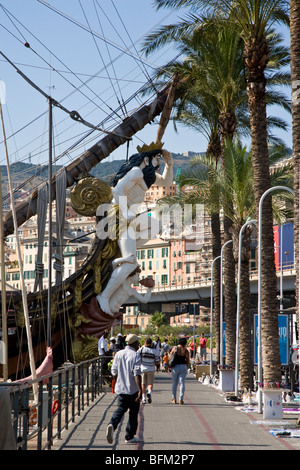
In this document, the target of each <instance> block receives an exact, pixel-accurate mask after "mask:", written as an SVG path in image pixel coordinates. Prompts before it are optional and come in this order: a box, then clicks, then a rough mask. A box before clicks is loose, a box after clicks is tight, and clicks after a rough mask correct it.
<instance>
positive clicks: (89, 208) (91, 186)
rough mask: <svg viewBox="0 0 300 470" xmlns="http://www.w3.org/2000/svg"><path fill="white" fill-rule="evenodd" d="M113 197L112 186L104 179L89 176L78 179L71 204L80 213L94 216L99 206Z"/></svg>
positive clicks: (72, 193) (72, 192)
mask: <svg viewBox="0 0 300 470" xmlns="http://www.w3.org/2000/svg"><path fill="white" fill-rule="evenodd" d="M111 199H112V191H111V188H110V186H109V185H108V184H107V183H106V182H105V181H103V180H100V179H98V178H94V177H92V176H88V177H85V178H82V179H80V180H79V181H78V183H77V184H76V186H75V187H74V188H73V189H72V191H71V205H72V207H73V209H74V210H75V212H77V214H80V215H85V216H88V217H93V216H95V215H96V211H97V208H98V206H100V204H103V203H105V202H106V203H109V202H110V201H111Z"/></svg>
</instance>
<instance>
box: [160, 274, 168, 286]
mask: <svg viewBox="0 0 300 470" xmlns="http://www.w3.org/2000/svg"><path fill="white" fill-rule="evenodd" d="M161 283H162V284H167V283H168V276H167V274H162V276H161Z"/></svg>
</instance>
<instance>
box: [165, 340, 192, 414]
mask: <svg viewBox="0 0 300 470" xmlns="http://www.w3.org/2000/svg"><path fill="white" fill-rule="evenodd" d="M186 343H187V341H186V338H180V340H179V342H178V346H174V348H173V349H172V351H171V353H170V355H172V354H173V353H174V352H175V351H176V360H175V365H173V366H172V403H177V402H176V392H177V386H178V384H179V404H180V405H183V404H184V401H183V397H184V391H185V379H186V375H187V370H188V367H189V362H190V355H189V352H188V350H187V348H186Z"/></svg>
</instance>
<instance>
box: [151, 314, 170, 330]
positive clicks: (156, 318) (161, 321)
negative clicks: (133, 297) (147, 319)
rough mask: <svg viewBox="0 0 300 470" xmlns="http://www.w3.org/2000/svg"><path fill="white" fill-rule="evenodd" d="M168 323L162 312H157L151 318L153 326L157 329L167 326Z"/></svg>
mask: <svg viewBox="0 0 300 470" xmlns="http://www.w3.org/2000/svg"><path fill="white" fill-rule="evenodd" d="M166 323H167V319H166V315H164V314H163V313H161V312H155V313H154V314H153V315H152V317H151V325H153V326H154V327H155V328H157V329H158V328H159V327H160V326H162V325H166Z"/></svg>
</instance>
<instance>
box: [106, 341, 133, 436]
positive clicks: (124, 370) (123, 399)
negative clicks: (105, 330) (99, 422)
mask: <svg viewBox="0 0 300 470" xmlns="http://www.w3.org/2000/svg"><path fill="white" fill-rule="evenodd" d="M140 340H141V337H140V336H137V335H134V334H129V335H127V336H126V343H127V346H126V347H125V349H122V350H121V351H118V352H117V353H116V355H115V357H114V361H113V364H112V367H111V373H112V376H113V378H114V379H115V380H116V385H115V392H116V393H117V394H118V395H119V397H118V407H117V409H116V411H115V412H114V414H113V415H112V417H111V420H110V422H109V424H108V426H107V428H106V439H107V442H108V443H109V444H112V443H113V442H114V431H115V430H116V429H117V427H118V425H119V423H120V421H121V420H122V418H123V416H124V414H125V413H126V411H127V410H129V418H128V422H127V425H126V431H125V442H126V443H128V444H131V443H133V444H134V443H136V442H139V439H138V438H137V437H135V434H136V431H137V427H138V414H139V409H140V400H141V397H142V386H141V356H140V355H139V354H138V353H137V350H138V349H139V346H140Z"/></svg>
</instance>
